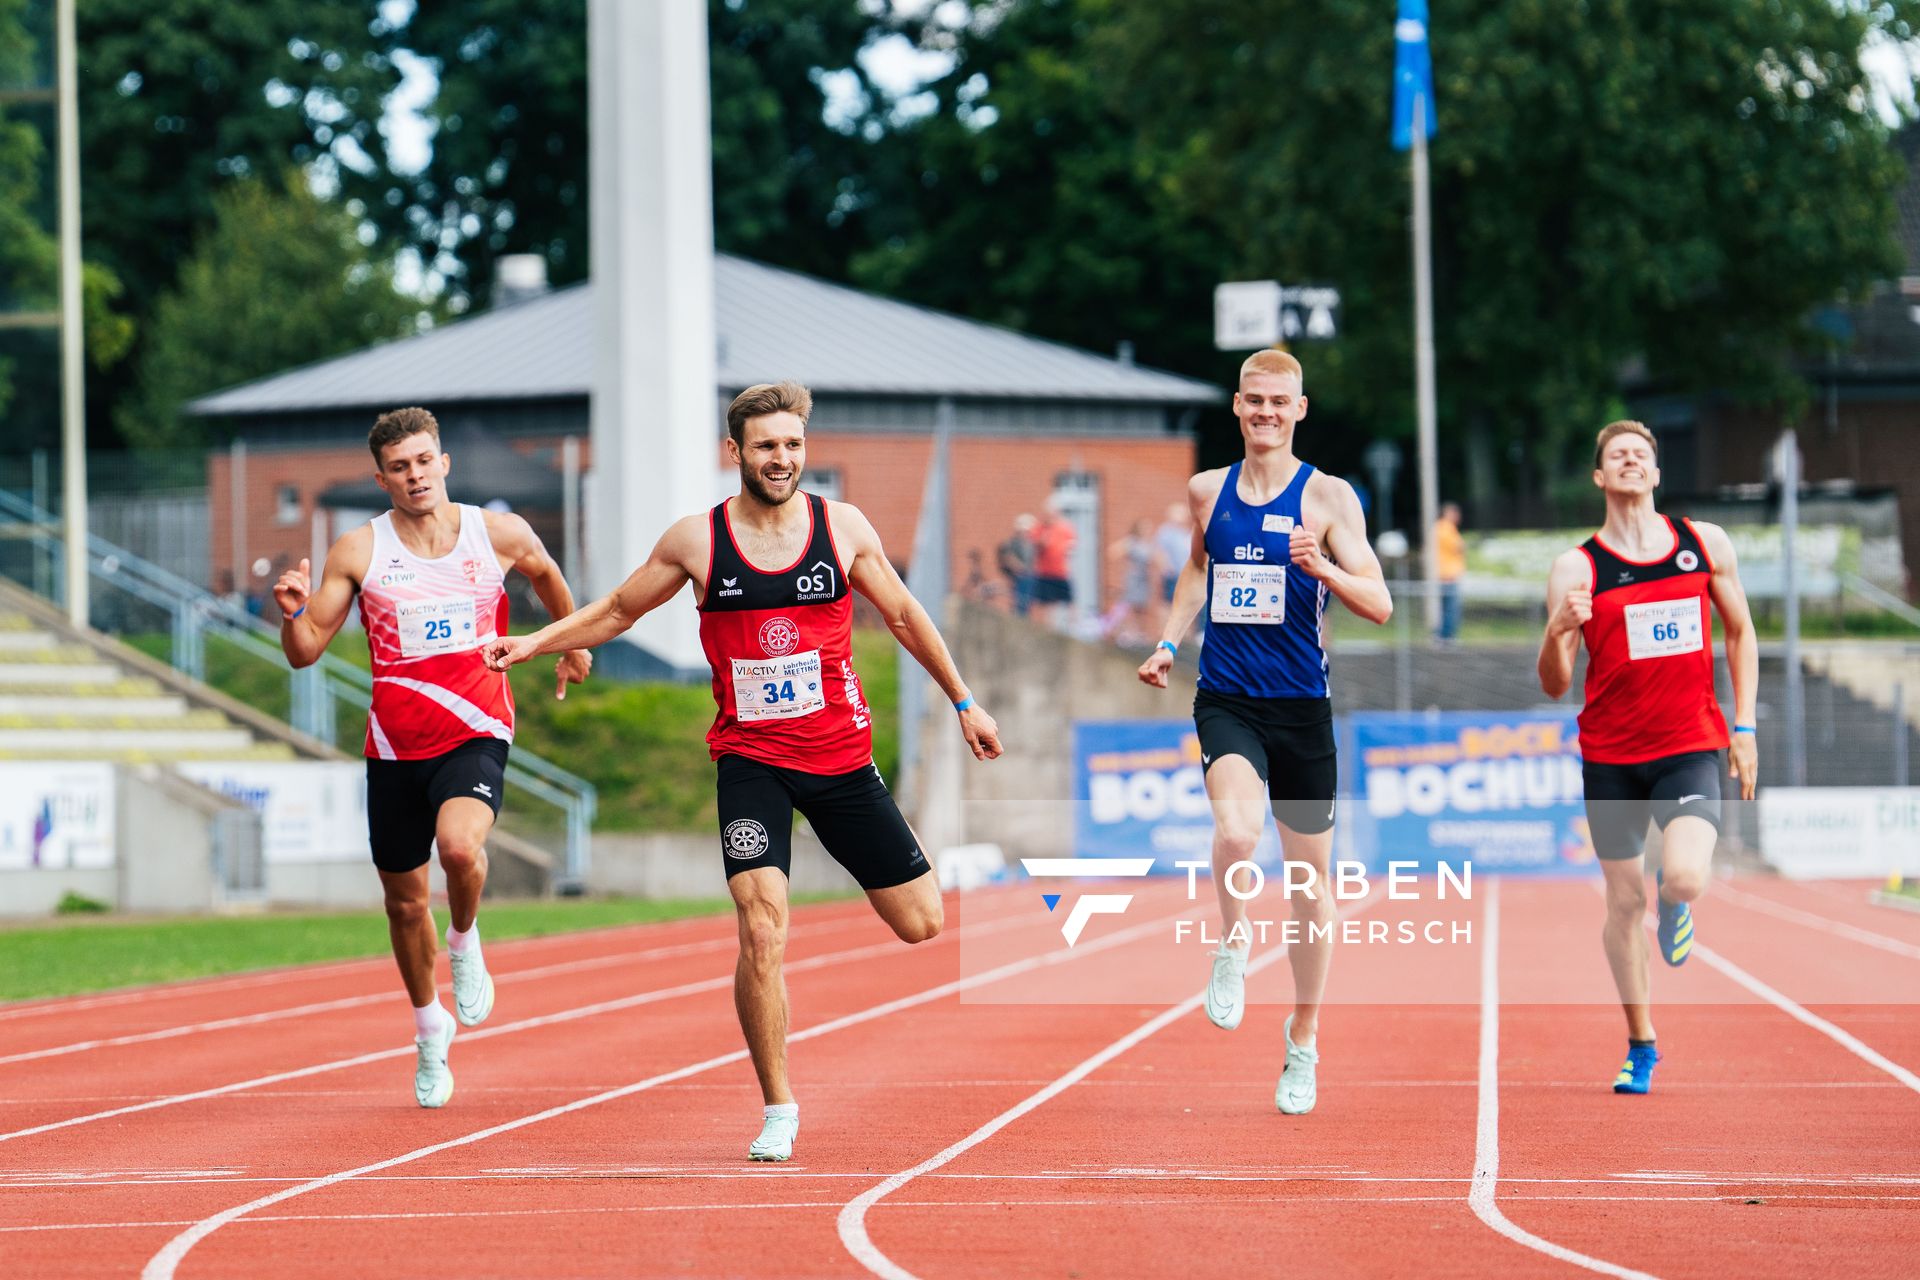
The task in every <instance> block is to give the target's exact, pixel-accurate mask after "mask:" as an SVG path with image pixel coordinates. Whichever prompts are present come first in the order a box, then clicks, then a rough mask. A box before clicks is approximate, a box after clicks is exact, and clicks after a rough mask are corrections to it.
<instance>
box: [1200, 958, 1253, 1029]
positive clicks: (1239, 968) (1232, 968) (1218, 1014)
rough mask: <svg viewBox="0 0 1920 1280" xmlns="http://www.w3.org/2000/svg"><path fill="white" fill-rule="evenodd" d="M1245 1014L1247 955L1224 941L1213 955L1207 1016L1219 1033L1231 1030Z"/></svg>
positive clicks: (1208, 986)
mask: <svg viewBox="0 0 1920 1280" xmlns="http://www.w3.org/2000/svg"><path fill="white" fill-rule="evenodd" d="M1246 1011H1247V952H1246V950H1245V949H1244V948H1238V947H1230V946H1228V945H1227V944H1226V943H1224V942H1223V943H1221V944H1220V949H1219V950H1217V951H1215V952H1214V953H1213V974H1212V976H1210V977H1209V978H1208V979H1207V1017H1208V1018H1209V1019H1211V1020H1212V1022H1213V1025H1214V1026H1216V1027H1219V1028H1220V1029H1221V1030H1222V1031H1231V1030H1233V1029H1234V1028H1235V1027H1237V1026H1239V1025H1240V1017H1241V1015H1242V1014H1244V1013H1245V1012H1246Z"/></svg>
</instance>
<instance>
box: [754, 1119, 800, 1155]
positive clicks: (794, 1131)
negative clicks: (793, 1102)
mask: <svg viewBox="0 0 1920 1280" xmlns="http://www.w3.org/2000/svg"><path fill="white" fill-rule="evenodd" d="M799 1133H800V1117H799V1116H768V1117H767V1123H766V1125H765V1127H764V1128H762V1129H761V1130H760V1136H759V1137H757V1138H755V1139H754V1140H753V1145H752V1146H750V1147H748V1148H747V1158H748V1159H750V1160H772V1161H780V1160H791V1159H793V1140H794V1138H795V1137H797V1136H798V1135H799Z"/></svg>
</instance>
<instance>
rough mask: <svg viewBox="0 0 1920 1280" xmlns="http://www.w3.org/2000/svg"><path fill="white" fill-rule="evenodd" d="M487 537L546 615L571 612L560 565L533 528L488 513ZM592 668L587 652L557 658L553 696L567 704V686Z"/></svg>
mask: <svg viewBox="0 0 1920 1280" xmlns="http://www.w3.org/2000/svg"><path fill="white" fill-rule="evenodd" d="M485 515H486V518H487V537H488V538H489V539H491V540H492V542H493V546H494V549H495V550H496V551H498V552H499V553H500V554H501V555H504V556H510V557H512V559H513V568H514V571H515V572H517V573H519V574H520V575H521V576H522V577H524V578H525V579H526V580H527V582H528V583H529V584H530V585H531V586H532V587H533V593H534V594H535V595H537V596H539V597H540V603H541V604H543V605H545V606H546V608H547V616H548V617H549V618H552V619H553V620H554V621H556V622H557V621H559V620H560V619H561V618H564V617H566V616H567V615H568V614H570V613H572V612H573V592H572V590H571V589H570V588H568V586H567V579H566V575H564V574H563V573H561V572H560V566H559V565H558V564H556V563H554V559H553V557H552V556H550V555H548V554H547V548H546V544H545V543H543V542H541V541H540V535H539V534H537V533H535V532H534V531H533V526H532V525H530V524H528V523H527V522H526V520H524V519H523V518H521V517H520V516H517V515H514V514H513V513H512V512H495V511H488V512H486V513H485ZM592 669H593V653H592V651H591V650H588V649H569V650H567V651H566V652H565V653H563V654H561V655H560V663H559V666H558V667H557V668H556V669H555V671H554V681H555V683H554V689H553V696H554V697H556V698H558V699H560V700H561V701H562V702H564V701H566V697H567V686H568V685H570V684H580V683H582V682H584V681H585V680H586V678H587V673H588V672H589V671H591V670H592Z"/></svg>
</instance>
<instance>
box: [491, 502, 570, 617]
mask: <svg viewBox="0 0 1920 1280" xmlns="http://www.w3.org/2000/svg"><path fill="white" fill-rule="evenodd" d="M484 514H485V515H486V519H487V536H488V538H490V539H492V541H493V549H494V551H495V552H496V553H497V554H498V555H499V556H500V558H501V559H503V560H505V561H507V562H508V567H509V568H511V569H513V570H514V571H515V572H517V573H519V574H520V576H521V577H523V578H525V579H526V580H527V583H528V585H530V586H532V588H533V594H535V595H536V596H539V597H540V603H541V604H543V605H545V606H546V609H547V616H548V617H550V618H553V619H556V620H557V619H560V618H564V617H566V616H567V615H568V614H570V613H572V612H573V592H572V590H571V589H569V588H568V586H567V579H566V576H565V575H564V574H562V573H561V572H560V566H559V565H558V564H556V563H555V562H554V559H553V557H552V556H550V555H548V554H547V548H546V544H545V543H543V542H541V541H540V535H539V534H537V533H535V532H534V531H533V526H532V525H530V524H528V523H527V522H526V521H525V520H524V519H522V518H521V517H519V516H517V515H513V514H511V513H509V512H495V511H488V512H485V513H484Z"/></svg>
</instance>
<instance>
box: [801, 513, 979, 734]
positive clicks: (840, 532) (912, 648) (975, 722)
mask: <svg viewBox="0 0 1920 1280" xmlns="http://www.w3.org/2000/svg"><path fill="white" fill-rule="evenodd" d="M827 509H828V516H827V519H828V521H829V522H830V524H831V526H832V533H833V539H834V545H835V546H837V547H840V548H843V550H842V551H841V554H842V555H843V556H847V555H848V553H849V552H851V555H850V557H849V563H848V567H847V581H848V582H849V583H850V584H851V585H852V586H853V589H854V590H856V591H858V592H859V593H860V594H861V595H863V596H865V597H866V598H867V599H868V600H871V601H872V602H873V606H874V608H876V609H878V610H879V611H880V616H881V618H882V619H884V620H885V621H886V624H887V629H888V630H889V631H891V632H893V638H894V639H896V640H898V641H899V642H900V647H901V648H903V649H905V650H906V651H907V652H908V653H909V654H912V655H913V660H914V661H915V662H917V663H919V664H920V665H921V667H922V668H924V669H925V671H926V673H927V674H928V675H930V676H932V677H933V682H934V683H935V684H937V685H939V686H940V691H941V692H942V693H944V694H946V695H947V700H948V701H949V702H952V703H953V704H954V705H955V707H958V706H959V705H960V704H961V703H963V702H965V703H968V704H969V705H968V706H967V708H966V709H965V710H964V711H961V712H960V732H961V733H962V734H963V735H964V736H965V737H966V739H967V745H968V746H969V747H971V748H972V749H973V754H974V758H975V759H977V760H991V759H993V758H994V757H995V756H998V755H999V754H1000V752H1001V746H1000V726H999V725H997V724H995V723H994V721H993V717H992V716H990V715H988V714H987V713H986V711H985V710H983V709H982V708H981V707H980V706H979V705H977V704H974V703H973V702H972V697H971V695H969V694H968V692H967V682H966V681H964V680H962V679H961V678H960V669H959V667H957V666H955V665H954V661H953V654H952V653H950V652H948V650H947V642H946V641H945V640H943V639H941V638H940V630H939V628H937V627H935V626H934V625H933V619H932V618H929V617H928V616H927V611H926V610H925V609H924V608H922V607H921V605H920V602H919V601H918V600H916V599H914V598H913V592H911V591H909V590H907V584H906V583H904V582H902V581H901V580H900V574H899V573H898V572H897V571H896V570H895V569H894V567H893V563H892V561H890V560H888V559H887V555H886V549H885V548H884V547H882V546H881V545H880V535H879V534H878V533H876V532H875V531H874V528H873V525H872V524H871V523H870V522H869V521H868V520H867V517H866V516H865V515H864V514H862V513H861V511H860V509H859V508H858V507H855V506H850V505H849V504H847V503H844V502H832V503H828V504H827Z"/></svg>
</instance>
